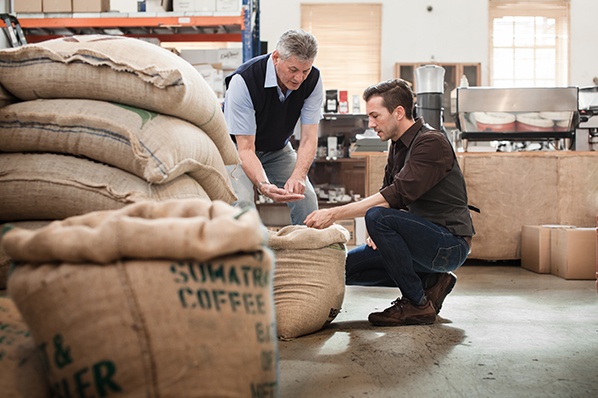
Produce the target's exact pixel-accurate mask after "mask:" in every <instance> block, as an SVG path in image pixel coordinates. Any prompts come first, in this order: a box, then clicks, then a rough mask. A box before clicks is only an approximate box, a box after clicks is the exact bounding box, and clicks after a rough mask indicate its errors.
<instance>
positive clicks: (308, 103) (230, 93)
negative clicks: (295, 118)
mask: <svg viewBox="0 0 598 398" xmlns="http://www.w3.org/2000/svg"><path fill="white" fill-rule="evenodd" d="M271 87H276V89H277V90H278V98H279V100H280V102H284V101H285V100H286V99H287V98H288V96H289V95H291V93H292V92H293V90H287V93H286V95H285V94H283V93H282V90H281V89H280V87H278V82H277V79H276V69H275V68H274V61H272V54H270V57H268V63H267V64H266V79H265V81H264V88H271ZM322 101H324V84H323V83H322V75H321V74H320V77H319V79H318V82H317V83H316V87H315V88H314V91H313V92H312V93H311V95H310V96H309V97H307V98H306V99H305V102H304V103H303V108H301V118H300V119H301V124H318V123H319V122H320V119H322V117H323V115H322ZM224 118H225V119H226V124H227V126H228V131H229V133H230V134H232V135H255V132H256V130H257V126H256V122H255V109H254V107H253V102H252V101H251V95H250V94H249V89H248V88H247V84H246V83H245V80H244V79H243V77H241V75H240V74H236V75H234V76H233V78H232V79H231V81H230V84H229V86H228V90H227V91H226V95H225V98H224Z"/></svg>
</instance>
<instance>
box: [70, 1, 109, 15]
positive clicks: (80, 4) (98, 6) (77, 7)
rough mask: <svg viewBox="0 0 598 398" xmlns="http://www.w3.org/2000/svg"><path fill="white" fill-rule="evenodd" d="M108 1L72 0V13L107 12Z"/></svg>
mask: <svg viewBox="0 0 598 398" xmlns="http://www.w3.org/2000/svg"><path fill="white" fill-rule="evenodd" d="M108 11H110V0H73V12H108Z"/></svg>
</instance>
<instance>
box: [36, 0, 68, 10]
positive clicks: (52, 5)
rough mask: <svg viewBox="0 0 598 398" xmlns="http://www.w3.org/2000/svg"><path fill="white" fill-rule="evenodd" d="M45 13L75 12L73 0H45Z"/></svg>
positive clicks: (43, 7) (43, 4)
mask: <svg viewBox="0 0 598 398" xmlns="http://www.w3.org/2000/svg"><path fill="white" fill-rule="evenodd" d="M42 11H43V12H73V4H72V2H71V0H43V3H42Z"/></svg>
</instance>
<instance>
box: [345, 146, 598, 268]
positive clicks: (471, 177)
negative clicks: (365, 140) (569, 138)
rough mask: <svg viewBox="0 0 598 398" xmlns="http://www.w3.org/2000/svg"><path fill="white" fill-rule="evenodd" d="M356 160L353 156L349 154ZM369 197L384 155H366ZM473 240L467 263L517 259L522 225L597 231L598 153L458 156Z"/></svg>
mask: <svg viewBox="0 0 598 398" xmlns="http://www.w3.org/2000/svg"><path fill="white" fill-rule="evenodd" d="M353 155H355V154H353ZM364 156H365V157H366V158H367V162H366V176H367V187H368V195H371V194H373V193H375V192H378V189H379V187H380V186H381V184H382V178H383V175H384V166H385V164H386V157H387V154H386V153H366V154H365V155H364ZM457 159H458V161H459V164H460V166H461V169H462V170H463V175H464V177H465V182H466V184H467V192H468V196H469V203H470V204H472V205H474V206H476V207H478V208H480V209H481V211H482V212H481V214H478V213H474V212H472V217H473V223H474V227H475V229H476V235H475V236H474V238H473V247H472V252H471V254H470V256H469V257H470V258H475V259H481V260H512V259H519V258H521V227H522V226H523V225H542V224H561V225H573V226H577V227H596V216H597V215H598V152H573V151H554V152H511V153H506V152H493V153H458V154H457Z"/></svg>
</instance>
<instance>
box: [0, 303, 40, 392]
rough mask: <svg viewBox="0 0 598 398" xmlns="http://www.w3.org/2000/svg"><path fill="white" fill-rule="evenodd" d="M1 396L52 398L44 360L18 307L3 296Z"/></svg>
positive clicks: (0, 335)
mask: <svg viewBox="0 0 598 398" xmlns="http://www.w3.org/2000/svg"><path fill="white" fill-rule="evenodd" d="M0 396H2V398H50V397H51V393H50V384H49V383H48V380H47V379H46V371H45V369H44V364H43V362H42V356H41V355H40V353H39V351H38V350H37V348H36V346H35V343H34V342H33V339H32V338H31V335H30V333H29V328H28V327H27V325H26V324H25V321H24V320H23V318H22V317H21V314H20V313H19V310H18V309H17V307H16V305H15V303H14V302H13V301H12V300H11V299H10V298H8V297H2V296H0Z"/></svg>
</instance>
